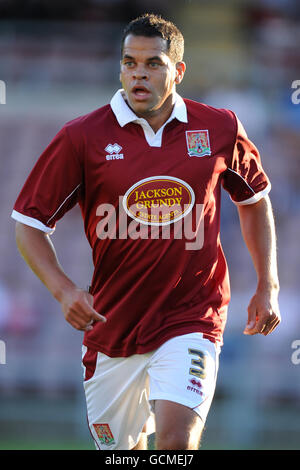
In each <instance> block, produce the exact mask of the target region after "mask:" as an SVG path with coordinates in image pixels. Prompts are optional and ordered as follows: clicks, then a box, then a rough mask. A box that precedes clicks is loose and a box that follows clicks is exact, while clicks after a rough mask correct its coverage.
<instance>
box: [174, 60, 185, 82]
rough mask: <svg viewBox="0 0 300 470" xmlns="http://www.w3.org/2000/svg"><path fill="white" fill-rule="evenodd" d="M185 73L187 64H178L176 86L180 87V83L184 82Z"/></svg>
mask: <svg viewBox="0 0 300 470" xmlns="http://www.w3.org/2000/svg"><path fill="white" fill-rule="evenodd" d="M185 71H186V65H185V62H177V64H176V77H175V83H176V85H179V83H181V82H182V79H183V77H184V73H185Z"/></svg>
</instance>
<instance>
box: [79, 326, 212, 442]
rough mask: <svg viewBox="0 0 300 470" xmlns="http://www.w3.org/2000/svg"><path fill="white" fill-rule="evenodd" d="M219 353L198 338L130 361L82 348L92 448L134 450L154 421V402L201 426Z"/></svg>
mask: <svg viewBox="0 0 300 470" xmlns="http://www.w3.org/2000/svg"><path fill="white" fill-rule="evenodd" d="M219 353H220V346H219V345H218V344H214V343H212V342H211V341H209V340H208V339H205V338H203V335H202V333H191V334H186V335H182V336H177V337H175V338H172V339H170V340H168V341H166V342H165V343H164V344H163V345H162V346H160V347H159V348H158V349H156V350H155V351H152V352H150V353H146V354H135V355H133V356H130V357H117V358H111V357H108V356H106V355H105V354H103V353H101V352H97V351H93V350H91V349H89V348H87V347H86V346H83V347H82V364H83V369H84V382H83V383H84V390H85V396H86V403H87V417H88V424H89V428H90V431H91V434H92V437H93V439H94V441H95V445H96V448H98V449H100V450H129V449H132V448H133V447H134V446H135V445H136V444H137V443H138V441H139V439H140V436H141V432H142V429H143V427H144V425H145V423H146V422H147V421H148V419H149V418H150V417H152V418H153V411H152V410H153V409H154V408H153V404H154V402H155V400H169V401H173V402H176V403H180V404H182V405H185V406H187V407H189V408H191V409H193V410H194V411H195V412H196V413H197V414H198V415H199V416H200V418H201V419H202V421H203V423H205V420H206V417H207V414H208V411H209V408H210V405H211V402H212V399H213V395H214V391H215V385H216V378H217V371H218V365H219ZM150 421H151V420H150ZM152 422H154V420H152ZM154 431H155V427H154V428H152V429H151V430H148V433H151V432H154Z"/></svg>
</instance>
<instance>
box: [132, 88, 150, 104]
mask: <svg viewBox="0 0 300 470" xmlns="http://www.w3.org/2000/svg"><path fill="white" fill-rule="evenodd" d="M131 93H132V95H133V96H134V98H135V99H136V100H137V101H143V100H145V99H147V98H148V97H149V96H150V91H149V90H148V88H146V87H144V86H142V85H136V86H134V87H133V88H132V90H131Z"/></svg>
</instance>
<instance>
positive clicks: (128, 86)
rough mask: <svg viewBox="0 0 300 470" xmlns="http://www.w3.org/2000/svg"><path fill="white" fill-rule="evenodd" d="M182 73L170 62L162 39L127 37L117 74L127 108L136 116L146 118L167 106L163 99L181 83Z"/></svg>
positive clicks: (181, 63)
mask: <svg viewBox="0 0 300 470" xmlns="http://www.w3.org/2000/svg"><path fill="white" fill-rule="evenodd" d="M184 69H185V66H184V63H183V62H179V63H178V64H174V63H173V62H172V61H171V59H170V57H169V56H168V54H167V42H166V41H165V40H164V39H162V38H160V37H158V36H155V37H145V36H134V35H132V34H129V35H128V36H127V37H126V39H125V41H124V47H123V57H122V60H121V73H120V80H121V82H122V86H123V88H124V90H125V93H126V98H127V101H128V104H129V106H130V107H131V108H132V109H133V111H134V112H135V113H136V114H137V115H138V116H147V115H151V114H153V113H155V112H157V111H159V110H160V109H162V107H163V106H166V105H167V104H170V101H171V100H170V99H169V100H167V98H169V97H170V96H171V95H172V93H173V91H174V90H175V87H174V85H175V83H180V81H181V80H182V77H183V73H184Z"/></svg>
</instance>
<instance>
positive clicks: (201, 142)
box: [185, 129, 211, 157]
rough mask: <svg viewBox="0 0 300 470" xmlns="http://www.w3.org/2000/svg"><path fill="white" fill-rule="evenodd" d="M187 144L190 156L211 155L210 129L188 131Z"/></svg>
mask: <svg viewBox="0 0 300 470" xmlns="http://www.w3.org/2000/svg"><path fill="white" fill-rule="evenodd" d="M185 134H186V144H187V150H188V154H189V156H190V157H204V156H205V155H211V149H210V143H209V135H208V130H207V129H206V130H200V131H186V133H185Z"/></svg>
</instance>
